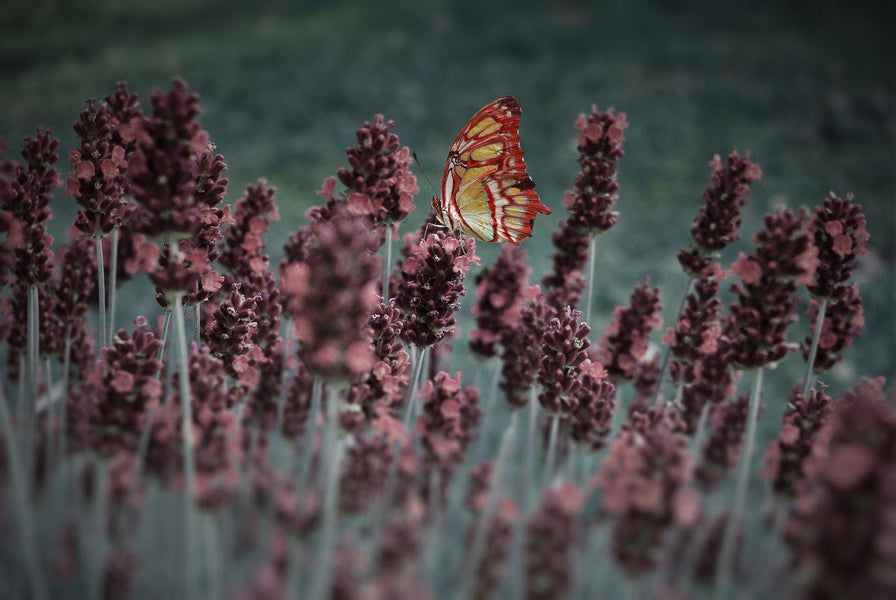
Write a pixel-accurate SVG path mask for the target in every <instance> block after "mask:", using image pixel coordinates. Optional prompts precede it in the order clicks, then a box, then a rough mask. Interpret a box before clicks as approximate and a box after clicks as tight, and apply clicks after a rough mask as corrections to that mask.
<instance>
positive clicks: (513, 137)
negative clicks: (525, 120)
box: [432, 96, 551, 245]
mask: <svg viewBox="0 0 896 600" xmlns="http://www.w3.org/2000/svg"><path fill="white" fill-rule="evenodd" d="M521 113H522V111H521V110H520V103H519V102H517V101H516V98H513V97H511V96H505V97H503V98H498V99H497V100H495V101H494V102H492V103H491V104H487V105H485V106H483V107H482V108H481V109H479V111H478V112H477V113H476V114H475V115H473V118H472V119H470V121H469V123H467V124H466V126H465V127H464V128H463V129H461V131H460V133H459V134H457V138H456V139H455V140H454V143H453V144H452V145H451V150H450V151H449V152H448V160H447V161H446V163H445V172H444V174H443V175H442V197H441V198H433V201H432V205H433V208H435V209H436V212H437V217H438V219H439V221H441V223H442V224H443V225H445V226H446V227H448V228H449V229H451V230H453V231H461V232H463V233H466V234H468V235H471V236H473V237H474V238H476V239H477V240H482V241H483V242H511V243H512V244H517V245H518V244H519V243H520V242H521V241H523V240H524V239H525V238H527V237H530V236H531V235H532V224H533V223H534V222H535V217H536V216H537V215H538V214H539V213H543V214H550V212H551V209H549V208H548V207H547V206H545V205H544V204H542V203H541V201H540V200H539V199H538V194H536V193H535V182H533V181H532V178H531V177H529V174H528V173H526V163H525V161H524V160H523V149H522V148H520V136H519V124H520V114H521Z"/></svg>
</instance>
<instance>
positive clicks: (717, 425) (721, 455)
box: [696, 394, 750, 488]
mask: <svg viewBox="0 0 896 600" xmlns="http://www.w3.org/2000/svg"><path fill="white" fill-rule="evenodd" d="M749 407H750V397H749V396H747V395H743V394H742V395H739V396H737V397H736V398H733V399H732V400H729V401H727V402H721V403H719V404H716V405H715V406H714V407H713V408H712V412H711V413H710V415H709V424H708V427H707V429H708V433H707V439H706V442H705V443H704V444H703V448H702V453H703V454H702V457H701V460H700V464H699V466H698V467H697V473H696V475H697V480H698V481H699V482H700V483H701V485H703V486H704V487H705V488H710V487H712V486H714V485H715V484H717V483H718V482H719V480H721V479H722V478H723V477H724V476H725V475H726V474H727V473H728V471H729V470H730V469H731V468H732V467H734V465H736V464H737V463H738V461H739V460H740V455H741V450H742V447H743V441H744V433H745V432H746V430H747V416H748V413H749Z"/></svg>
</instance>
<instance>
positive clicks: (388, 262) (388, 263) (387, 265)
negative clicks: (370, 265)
mask: <svg viewBox="0 0 896 600" xmlns="http://www.w3.org/2000/svg"><path fill="white" fill-rule="evenodd" d="M385 246H386V247H385V249H384V252H385V255H386V259H385V260H384V261H383V288H382V294H381V295H382V297H383V302H388V300H389V272H390V270H391V267H392V223H391V222H390V221H386V242H385Z"/></svg>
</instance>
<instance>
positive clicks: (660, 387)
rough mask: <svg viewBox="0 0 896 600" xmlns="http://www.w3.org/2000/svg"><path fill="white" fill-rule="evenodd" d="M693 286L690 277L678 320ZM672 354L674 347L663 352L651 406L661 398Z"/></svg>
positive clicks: (676, 316) (679, 306) (683, 295)
mask: <svg viewBox="0 0 896 600" xmlns="http://www.w3.org/2000/svg"><path fill="white" fill-rule="evenodd" d="M693 284H694V278H693V277H688V282H687V283H686V284H685V286H684V293H683V294H682V295H681V302H680V303H679V304H678V312H677V313H675V318H678V315H680V314H681V311H683V310H684V306H685V303H687V301H688V293H689V292H690V291H691V286H692V285H693ZM670 354H672V347H671V346H666V349H665V350H664V351H663V364H662V366H661V367H660V374H659V375H658V376H657V378H656V388H654V390H653V395H652V396H651V398H650V403H651V404H656V402H657V400H658V399H659V397H660V392H662V390H663V377H665V376H666V369H667V368H668V367H669V355H670Z"/></svg>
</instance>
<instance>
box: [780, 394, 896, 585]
mask: <svg viewBox="0 0 896 600" xmlns="http://www.w3.org/2000/svg"><path fill="white" fill-rule="evenodd" d="M882 386H883V380H876V381H863V382H860V383H859V384H857V385H856V387H855V388H854V389H853V390H851V391H850V392H849V393H848V394H845V395H844V397H843V398H841V399H840V400H839V401H838V402H837V404H836V405H835V407H834V409H833V411H832V412H831V416H830V420H829V421H828V423H827V425H825V427H824V429H823V430H822V432H821V433H820V434H819V437H818V441H817V442H816V443H815V446H814V447H813V449H812V454H811V456H810V457H809V458H808V459H807V462H806V467H805V471H806V481H805V485H804V486H800V487H799V488H798V491H797V495H796V502H795V504H794V511H793V516H792V518H791V521H790V523H789V524H788V526H787V540H788V542H789V543H790V545H791V548H792V549H793V553H794V559H795V568H796V569H797V577H798V579H799V580H800V581H801V582H802V586H803V588H804V593H805V595H806V597H809V598H837V597H843V598H846V597H855V598H888V597H892V596H893V595H894V594H896V581H894V579H893V576H892V574H893V573H894V570H896V554H894V552H893V542H894V540H896V526H894V524H893V519H892V510H893V506H894V503H896V486H894V472H896V413H894V411H893V408H892V407H891V406H888V405H887V404H886V403H885V401H884V398H883V393H882V391H881V388H882Z"/></svg>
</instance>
